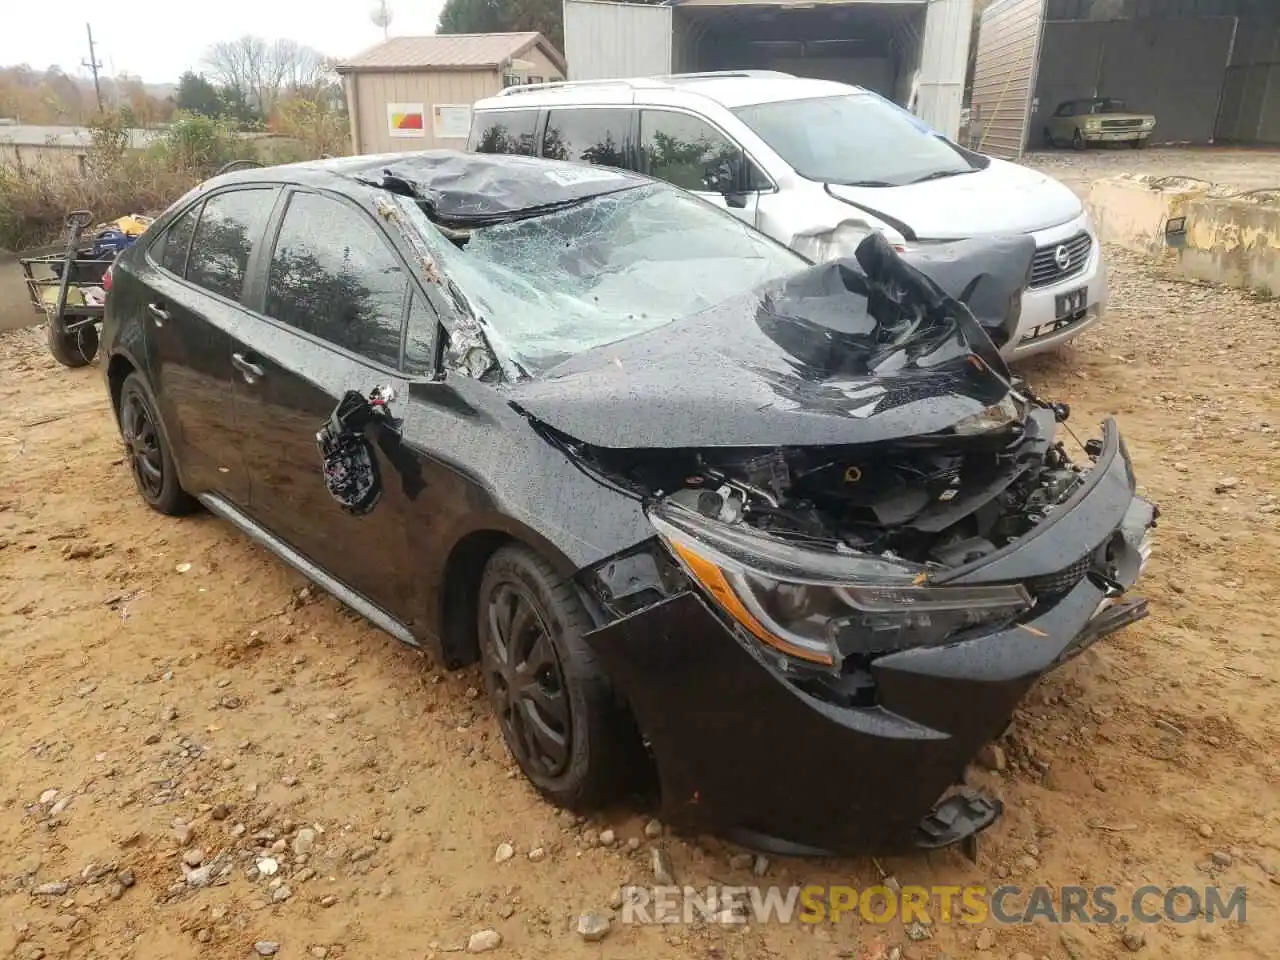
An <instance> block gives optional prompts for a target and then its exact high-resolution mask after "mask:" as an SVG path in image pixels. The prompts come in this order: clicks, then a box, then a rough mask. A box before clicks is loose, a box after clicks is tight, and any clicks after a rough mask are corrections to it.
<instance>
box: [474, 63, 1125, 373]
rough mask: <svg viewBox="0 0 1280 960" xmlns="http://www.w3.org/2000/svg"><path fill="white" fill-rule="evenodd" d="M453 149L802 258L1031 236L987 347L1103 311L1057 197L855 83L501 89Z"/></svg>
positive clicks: (678, 82) (646, 81) (1087, 234)
mask: <svg viewBox="0 0 1280 960" xmlns="http://www.w3.org/2000/svg"><path fill="white" fill-rule="evenodd" d="M468 149H470V150H472V151H478V152H486V153H522V154H528V155H535V154H536V155H539V156H543V157H551V158H555V159H560V160H575V161H579V162H588V163H601V164H606V165H609V166H617V167H625V168H627V169H631V170H638V171H640V172H642V173H646V174H649V175H650V176H653V177H657V178H659V179H662V180H667V181H670V182H671V183H674V184H676V185H677V186H680V187H684V188H685V189H687V190H690V191H692V192H694V193H697V194H698V195H699V196H701V197H703V198H704V199H705V200H707V201H709V202H711V203H713V204H715V205H716V206H719V207H721V208H723V209H727V210H728V211H729V212H731V213H733V214H734V215H735V216H738V217H740V218H741V219H743V220H745V221H747V222H748V223H750V224H752V225H753V226H755V227H756V228H758V229H759V230H762V231H763V232H765V233H767V234H768V235H769V236H771V237H773V238H775V239H777V240H779V241H781V242H782V243H785V244H786V245H788V246H789V247H791V248H792V249H794V250H796V251H797V252H799V253H801V254H804V255H805V256H807V257H809V258H810V259H812V260H825V259H830V258H833V257H838V256H848V255H851V254H852V253H853V250H854V248H855V247H856V246H857V244H858V241H860V240H861V239H862V238H863V237H864V236H866V234H867V233H868V232H869V231H871V230H879V231H881V232H883V233H884V234H885V235H886V236H887V237H888V239H889V240H890V242H891V243H893V244H894V245H895V246H897V247H898V248H899V249H902V250H907V249H910V248H912V247H918V246H922V245H925V244H930V243H937V242H938V241H946V240H960V239H966V238H970V237H981V236H996V235H1004V236H1008V235H1010V234H1030V235H1031V236H1032V237H1033V238H1034V240H1035V244H1036V254H1035V260H1034V263H1033V265H1032V269H1031V276H1030V277H1029V278H1028V283H1027V287H1026V289H1025V292H1024V294H1023V298H1022V303H1021V310H1020V313H1019V312H1018V311H1014V315H1012V316H1011V317H1010V321H1009V323H1008V324H1007V327H1008V329H1006V330H1005V331H1003V336H1002V337H998V339H1003V341H1004V342H1002V343H1000V344H999V345H1000V347H1001V350H1002V351H1003V352H1004V354H1005V356H1006V357H1010V358H1015V357H1023V356H1027V355H1029V354H1032V353H1038V352H1040V351H1042V350H1046V349H1051V348H1053V347H1056V346H1059V345H1061V344H1063V343H1065V342H1066V341H1068V340H1070V339H1072V338H1073V337H1075V336H1076V335H1077V334H1079V333H1080V332H1081V331H1083V330H1085V329H1087V328H1088V327H1089V326H1091V325H1092V324H1094V323H1095V322H1097V321H1098V320H1099V319H1100V318H1101V316H1102V314H1103V311H1104V309H1105V307H1106V300H1107V280H1106V271H1105V268H1104V267H1103V263H1102V252H1101V250H1100V248H1099V245H1098V239H1097V236H1096V235H1095V233H1094V230H1093V225H1092V223H1091V222H1090V220H1089V216H1088V214H1087V213H1086V212H1085V210H1084V206H1083V205H1082V204H1081V202H1080V200H1079V198H1078V197H1077V196H1076V195H1075V194H1074V193H1072V191H1071V190H1069V189H1068V188H1067V187H1065V186H1063V185H1062V184H1061V183H1058V182H1057V181H1056V180H1053V179H1052V178H1050V177H1047V176H1045V175H1044V174H1041V173H1037V172H1036V171H1034V170H1031V169H1028V168H1027V167H1023V166H1019V165H1018V164H1014V163H1007V162H1005V161H1003V160H996V159H993V158H991V157H986V156H982V155H980V154H976V153H973V152H971V151H969V150H966V149H964V148H963V147H960V146H958V145H956V144H954V143H952V142H951V141H949V140H947V139H946V138H944V137H942V136H940V135H939V134H937V133H936V132H934V131H933V130H930V129H929V128H928V127H927V126H925V125H924V124H923V123H922V122H921V121H920V120H919V119H918V118H916V117H915V116H913V115H912V114H910V113H908V112H907V111H906V110H904V109H902V108H901V107H899V106H897V105H895V104H893V103H891V102H889V101H888V100H885V99H884V98H883V97H880V96H879V95H877V94H875V93H871V92H869V91H867V90H864V89H862V88H861V87H852V86H848V85H846V84H843V83H834V82H831V81H827V80H810V79H805V78H800V77H793V76H791V75H789V74H782V73H773V72H766V71H742V72H734V73H713V74H682V75H676V76H671V77H658V78H637V79H632V80H593V81H584V82H573V81H570V82H567V83H549V84H535V85H528V86H518V87H509V88H507V89H506V90H504V91H503V92H502V93H501V94H499V95H498V96H496V97H489V98H487V99H484V100H480V101H478V102H477V103H476V104H475V107H474V110H473V120H472V128H471V137H470V140H469V143H468Z"/></svg>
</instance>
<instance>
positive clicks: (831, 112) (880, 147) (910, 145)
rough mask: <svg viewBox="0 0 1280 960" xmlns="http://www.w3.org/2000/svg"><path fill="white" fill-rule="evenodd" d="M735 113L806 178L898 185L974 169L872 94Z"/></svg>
mask: <svg viewBox="0 0 1280 960" xmlns="http://www.w3.org/2000/svg"><path fill="white" fill-rule="evenodd" d="M734 113H736V114H737V115H738V118H739V119H741V120H742V122H743V123H745V124H746V125H747V126H748V127H750V128H751V129H752V130H754V131H755V132H756V133H757V134H758V135H759V136H760V138H761V139H762V140H764V142H765V143H767V144H769V146H771V147H772V148H773V149H774V150H775V151H777V153H778V155H779V156H780V157H782V159H783V160H785V161H786V162H787V163H788V164H789V165H790V166H791V167H792V169H794V170H795V171H796V173H798V174H800V176H802V177H804V178H805V179H807V180H817V181H820V182H822V183H842V184H847V185H850V186H861V187H897V186H902V185H903V184H907V183H916V182H919V181H921V180H932V179H938V178H941V177H949V176H955V175H957V174H962V173H972V172H973V171H974V170H975V169H976V167H975V166H974V165H973V164H971V163H970V162H969V161H968V160H967V159H966V158H965V157H964V156H963V155H962V154H961V153H960V152H959V151H958V150H956V148H955V147H953V146H952V145H951V144H949V143H947V141H945V140H943V139H942V138H940V137H938V136H935V135H934V134H932V133H930V132H928V131H927V130H926V129H924V128H922V127H921V126H920V124H919V121H917V120H916V119H915V118H914V117H912V116H911V115H910V114H909V113H907V112H906V111H905V110H902V109H901V108H899V107H896V106H894V105H893V104H891V103H888V102H886V101H884V100H882V99H880V98H879V97H876V96H873V95H871V94H867V93H851V94H846V95H841V96H837V97H816V98H813V99H808V100H780V101H778V102H776V103H757V104H752V105H751V106H746V107H738V108H737V109H736V110H734Z"/></svg>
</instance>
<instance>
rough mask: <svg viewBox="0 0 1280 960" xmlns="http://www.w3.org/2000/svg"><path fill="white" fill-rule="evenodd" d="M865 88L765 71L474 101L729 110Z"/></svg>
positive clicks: (513, 93) (577, 84)
mask: <svg viewBox="0 0 1280 960" xmlns="http://www.w3.org/2000/svg"><path fill="white" fill-rule="evenodd" d="M858 92H863V91H862V88H861V87H854V86H850V85H849V84H845V83H837V82H836V81H834V80H815V79H812V78H809V77H795V76H792V75H790V74H786V73H777V72H774V71H768V70H743V71H725V72H719V73H697V74H673V75H671V76H665V77H625V78H620V79H616V80H567V81H562V82H558V83H540V84H527V85H524V86H518V87H508V88H507V89H506V90H505V91H503V92H502V93H500V94H499V95H498V96H496V97H487V98H485V99H483V100H479V101H477V102H476V104H475V109H477V110H514V109H519V108H520V107H545V106H553V105H555V104H609V103H620V104H623V103H625V104H632V103H636V104H642V105H643V104H645V103H661V104H672V103H679V102H685V103H687V104H688V105H690V106H692V105H695V104H697V103H698V102H699V101H702V102H703V103H706V102H707V101H710V102H711V103H715V104H719V105H720V106H722V107H726V108H728V109H731V110H732V109H734V108H736V107H745V106H750V105H752V104H757V103H777V102H779V101H785V100H807V99H811V98H814V97H833V96H840V95H842V94H850V93H858Z"/></svg>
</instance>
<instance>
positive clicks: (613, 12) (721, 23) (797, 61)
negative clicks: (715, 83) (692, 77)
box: [564, 0, 973, 137]
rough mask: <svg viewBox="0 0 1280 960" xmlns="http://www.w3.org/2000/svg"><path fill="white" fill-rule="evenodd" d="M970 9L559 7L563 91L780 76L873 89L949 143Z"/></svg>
mask: <svg viewBox="0 0 1280 960" xmlns="http://www.w3.org/2000/svg"><path fill="white" fill-rule="evenodd" d="M972 20H973V0H666V2H665V3H662V4H658V5H654V6H649V5H640V4H635V3H614V2H598V0H564V36H565V41H564V43H565V53H566V55H567V57H568V60H569V79H571V80H603V79H612V78H618V77H635V76H646V75H662V74H669V73H683V72H694V71H702V70H745V69H760V70H781V71H784V72H786V73H793V74H796V75H798V76H805V77H818V78H821V79H825V80H839V81H842V82H845V83H854V84H858V85H860V86H865V87H868V88H870V89H872V90H875V91H876V92H877V93H879V94H881V95H883V96H886V97H889V98H890V99H892V100H895V101H896V102H897V103H899V104H901V105H903V106H905V107H907V108H909V109H911V110H913V111H914V112H915V113H917V114H918V115H919V116H920V117H921V118H922V119H923V120H924V121H925V122H926V123H928V124H929V125H930V126H932V127H933V128H934V129H936V130H939V131H940V132H943V133H945V134H947V135H948V136H952V137H954V136H956V133H957V130H958V128H959V124H960V107H961V100H962V96H963V91H964V77H965V69H966V67H967V65H968V52H969V35H970V30H971V26H972Z"/></svg>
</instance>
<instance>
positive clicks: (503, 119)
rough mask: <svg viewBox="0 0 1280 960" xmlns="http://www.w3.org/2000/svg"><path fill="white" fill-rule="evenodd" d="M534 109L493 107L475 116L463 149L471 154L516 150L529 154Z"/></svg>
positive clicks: (522, 153) (532, 132) (536, 116)
mask: <svg viewBox="0 0 1280 960" xmlns="http://www.w3.org/2000/svg"><path fill="white" fill-rule="evenodd" d="M537 127H538V111H537V110H497V111H494V112H492V113H480V114H477V115H476V119H475V122H474V123H473V124H472V126H471V137H470V139H469V140H468V142H467V149H468V150H470V151H471V152H472V153H518V154H521V155H523V156H526V157H532V156H533V153H534V150H533V148H534V133H535V131H536V130H537Z"/></svg>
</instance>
